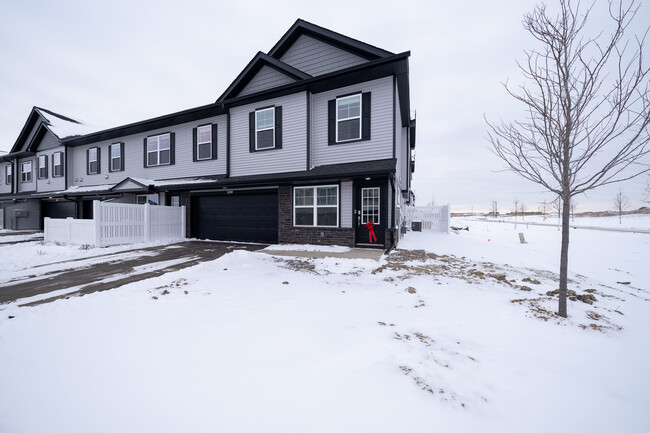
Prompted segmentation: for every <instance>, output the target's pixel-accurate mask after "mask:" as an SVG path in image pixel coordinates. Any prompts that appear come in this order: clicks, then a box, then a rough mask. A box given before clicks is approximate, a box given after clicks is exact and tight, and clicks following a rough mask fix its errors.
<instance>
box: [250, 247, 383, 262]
mask: <svg viewBox="0 0 650 433" xmlns="http://www.w3.org/2000/svg"><path fill="white" fill-rule="evenodd" d="M257 252H258V253H264V254H269V255H271V256H288V257H306V258H310V259H324V258H326V257H336V258H340V259H368V260H375V261H379V259H380V258H381V256H382V255H383V254H384V250H382V249H374V248H350V251H345V252H331V251H289V250H266V249H264V250H258V251H257Z"/></svg>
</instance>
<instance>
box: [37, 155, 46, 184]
mask: <svg viewBox="0 0 650 433" xmlns="http://www.w3.org/2000/svg"><path fill="white" fill-rule="evenodd" d="M38 178H39V179H47V155H40V156H39V157H38Z"/></svg>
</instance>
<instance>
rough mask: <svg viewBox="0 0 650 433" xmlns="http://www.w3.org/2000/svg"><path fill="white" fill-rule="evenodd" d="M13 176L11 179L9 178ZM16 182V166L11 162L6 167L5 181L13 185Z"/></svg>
mask: <svg viewBox="0 0 650 433" xmlns="http://www.w3.org/2000/svg"><path fill="white" fill-rule="evenodd" d="M9 177H11V180H9ZM13 182H14V166H13V165H11V164H9V165H8V166H6V167H5V183H6V184H7V185H11V184H12V183H13Z"/></svg>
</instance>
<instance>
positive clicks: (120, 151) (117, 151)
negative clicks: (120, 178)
mask: <svg viewBox="0 0 650 433" xmlns="http://www.w3.org/2000/svg"><path fill="white" fill-rule="evenodd" d="M122 170H124V143H113V144H111V145H110V146H109V147H108V171H122Z"/></svg>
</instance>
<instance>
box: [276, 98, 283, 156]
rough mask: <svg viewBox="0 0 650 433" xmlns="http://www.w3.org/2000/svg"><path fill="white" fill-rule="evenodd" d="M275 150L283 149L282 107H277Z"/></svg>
mask: <svg viewBox="0 0 650 433" xmlns="http://www.w3.org/2000/svg"><path fill="white" fill-rule="evenodd" d="M275 148H276V149H282V107H275Z"/></svg>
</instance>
